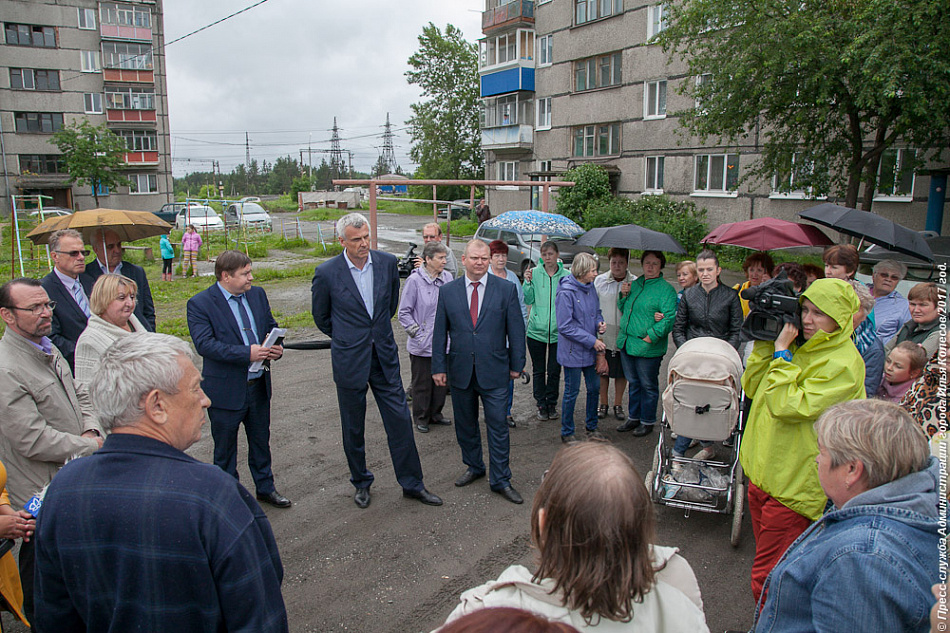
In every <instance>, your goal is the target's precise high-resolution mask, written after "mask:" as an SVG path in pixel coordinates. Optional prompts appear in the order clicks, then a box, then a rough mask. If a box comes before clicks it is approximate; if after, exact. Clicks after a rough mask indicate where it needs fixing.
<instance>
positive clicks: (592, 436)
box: [587, 429, 607, 440]
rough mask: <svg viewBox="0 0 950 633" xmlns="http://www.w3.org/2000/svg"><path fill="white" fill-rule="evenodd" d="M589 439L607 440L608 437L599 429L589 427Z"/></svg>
mask: <svg viewBox="0 0 950 633" xmlns="http://www.w3.org/2000/svg"><path fill="white" fill-rule="evenodd" d="M587 439H589V440H606V439H607V438H606V437H604V436H603V435H601V433H600V431H598V430H597V429H594V430H593V431H592V430H590V429H588V430H587Z"/></svg>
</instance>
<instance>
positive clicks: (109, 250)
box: [83, 229, 155, 332]
mask: <svg viewBox="0 0 950 633" xmlns="http://www.w3.org/2000/svg"><path fill="white" fill-rule="evenodd" d="M90 241H91V244H90V245H91V246H92V250H94V251H95V252H96V261H94V262H92V263H91V264H89V265H88V266H86V273H85V275H84V277H87V278H88V281H87V279H83V284H84V285H86V286H87V290H86V292H87V293H91V292H92V284H94V283H95V282H96V279H98V278H99V277H101V276H102V274H103V273H107V272H108V273H116V274H118V275H125V276H126V277H128V278H129V279H131V280H132V281H134V282H135V284H136V285H137V286H138V288H139V291H138V294H137V295H136V297H135V316H137V317H138V319H139V321H141V322H142V325H144V326H145V327H146V328H147V329H148V331H149V332H154V331H155V304H154V303H153V302H152V291H151V289H150V288H149V287H148V277H146V276H145V269H144V268H142V267H141V266H136V265H135V264H133V263H131V262H127V261H125V260H123V259H122V253H123V250H122V240H121V239H120V238H119V234H118V233H116V232H115V231H110V230H108V229H106V230H105V231H103V230H102V229H97V230H96V232H95V233H93V234H92V239H91V240H90ZM103 262H105V263H103Z"/></svg>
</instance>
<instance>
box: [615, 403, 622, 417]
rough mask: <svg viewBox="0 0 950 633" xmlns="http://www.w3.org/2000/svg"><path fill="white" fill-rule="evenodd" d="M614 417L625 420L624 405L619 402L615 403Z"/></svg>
mask: <svg viewBox="0 0 950 633" xmlns="http://www.w3.org/2000/svg"><path fill="white" fill-rule="evenodd" d="M614 417H615V418H617V419H618V420H623V418H624V414H623V407H621V406H620V405H619V404H618V405H614Z"/></svg>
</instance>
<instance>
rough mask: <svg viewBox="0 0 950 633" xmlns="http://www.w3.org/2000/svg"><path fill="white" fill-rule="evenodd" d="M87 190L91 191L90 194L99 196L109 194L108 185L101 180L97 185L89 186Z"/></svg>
mask: <svg viewBox="0 0 950 633" xmlns="http://www.w3.org/2000/svg"><path fill="white" fill-rule="evenodd" d="M89 190H90V191H91V192H92V195H96V194H98V195H100V196H108V195H109V187H108V186H107V185H104V184H102V183H101V182H100V183H99V186H98V187H90V188H89Z"/></svg>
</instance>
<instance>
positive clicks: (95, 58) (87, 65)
mask: <svg viewBox="0 0 950 633" xmlns="http://www.w3.org/2000/svg"><path fill="white" fill-rule="evenodd" d="M79 54H80V55H81V56H82V60H81V68H82V72H84V73H101V72H102V63H101V62H100V61H99V60H100V58H99V51H79Z"/></svg>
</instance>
